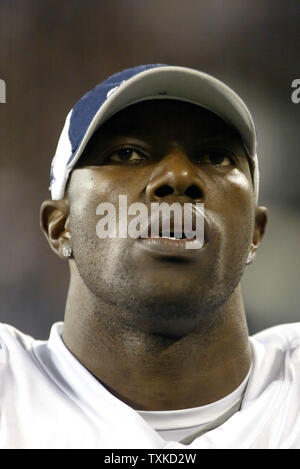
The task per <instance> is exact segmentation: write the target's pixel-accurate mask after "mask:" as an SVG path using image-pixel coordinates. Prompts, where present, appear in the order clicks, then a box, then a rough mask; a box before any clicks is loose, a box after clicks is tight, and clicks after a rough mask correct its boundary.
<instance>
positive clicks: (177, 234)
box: [161, 233, 185, 239]
mask: <svg viewBox="0 0 300 469" xmlns="http://www.w3.org/2000/svg"><path fill="white" fill-rule="evenodd" d="M184 237H185V236H184V235H182V234H181V233H174V234H173V236H164V235H163V234H162V235H161V238H166V239H181V238H184Z"/></svg>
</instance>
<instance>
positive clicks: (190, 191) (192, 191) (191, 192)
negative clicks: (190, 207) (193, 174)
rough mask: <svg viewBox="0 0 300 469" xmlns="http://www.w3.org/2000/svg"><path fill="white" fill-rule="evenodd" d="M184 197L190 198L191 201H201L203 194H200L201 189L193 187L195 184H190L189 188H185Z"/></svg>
mask: <svg viewBox="0 0 300 469" xmlns="http://www.w3.org/2000/svg"><path fill="white" fill-rule="evenodd" d="M185 195H187V196H189V197H191V198H192V199H202V198H203V194H202V191H201V189H199V187H198V186H195V184H192V185H191V186H189V187H188V188H187V190H186V191H185Z"/></svg>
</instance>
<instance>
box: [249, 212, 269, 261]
mask: <svg viewBox="0 0 300 469" xmlns="http://www.w3.org/2000/svg"><path fill="white" fill-rule="evenodd" d="M267 222H268V209H267V208H266V207H256V208H255V227H254V232H253V239H252V243H251V246H250V250H249V255H248V259H247V264H252V262H253V261H254V259H255V255H256V251H257V249H258V248H259V245H260V243H261V241H262V239H263V237H264V234H265V231H266V226H267Z"/></svg>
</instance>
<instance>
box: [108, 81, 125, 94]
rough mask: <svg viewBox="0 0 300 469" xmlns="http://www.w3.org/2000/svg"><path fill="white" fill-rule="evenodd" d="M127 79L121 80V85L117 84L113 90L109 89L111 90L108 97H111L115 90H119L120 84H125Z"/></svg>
mask: <svg viewBox="0 0 300 469" xmlns="http://www.w3.org/2000/svg"><path fill="white" fill-rule="evenodd" d="M126 81H127V80H123V81H121V83H120V84H119V85H117V86H115V87H114V88H112V89H111V90H109V92H108V93H107V95H106V98H109V97H110V96H111V95H112V94H114V92H115V91H117V89H118V88H120V86H122V85H124V83H126Z"/></svg>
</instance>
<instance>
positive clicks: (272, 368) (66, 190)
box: [0, 64, 300, 449]
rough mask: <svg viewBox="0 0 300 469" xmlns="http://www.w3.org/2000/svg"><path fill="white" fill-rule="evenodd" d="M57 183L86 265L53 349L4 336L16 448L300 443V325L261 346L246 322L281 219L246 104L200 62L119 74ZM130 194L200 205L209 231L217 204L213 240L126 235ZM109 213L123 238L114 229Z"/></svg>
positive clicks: (3, 373)
mask: <svg viewBox="0 0 300 469" xmlns="http://www.w3.org/2000/svg"><path fill="white" fill-rule="evenodd" d="M50 189H51V195H52V198H51V199H50V200H47V201H45V202H44V203H43V204H42V208H41V226H42V229H43V231H44V233H45V235H46V237H47V239H48V242H49V244H50V246H51V248H52V250H53V251H54V252H55V253H56V254H57V255H58V256H59V257H61V258H62V259H65V260H68V262H69V266H70V287H69V292H68V296H67V302H66V309H65V318H64V322H63V323H57V324H54V325H53V327H52V330H51V334H50V338H49V341H36V340H34V339H32V338H31V337H28V336H26V335H24V334H22V333H21V332H19V331H17V330H16V329H14V328H13V327H11V326H8V325H2V326H1V333H0V342H1V350H0V363H1V365H0V383H1V384H0V409H1V424H0V442H1V447H3V448H169V449H170V448H188V449H189V448H299V447H300V413H299V409H300V403H299V390H300V368H299V363H300V347H299V345H300V326H299V324H289V325H281V326H276V327H274V328H271V329H269V330H266V331H263V332H261V333H259V334H257V335H256V336H254V337H251V338H249V337H248V329H247V324H246V319H245V311H244V306H243V300H242V294H241V288H240V280H241V277H242V275H243V272H244V269H245V267H246V265H248V264H251V263H252V262H253V260H254V257H255V254H256V251H257V249H258V247H259V245H260V243H261V240H262V238H263V235H264V231H265V227H266V222H267V210H266V209H265V208H264V207H262V206H259V205H258V162H257V155H256V135H255V128H254V124H253V121H252V118H251V115H250V113H249V111H248V109H247V107H246V105H245V104H244V103H243V101H242V100H241V99H240V98H239V97H238V96H237V95H236V94H235V93H234V92H233V91H232V90H231V89H230V88H228V87H227V86H226V85H224V84H223V83H221V82H220V81H218V80H216V79H215V78H213V77H211V76H209V75H206V74H203V73H201V72H198V71H195V70H191V69H187V68H183V67H173V66H166V65H160V64H158V65H147V66H140V67H135V68H133V69H129V70H125V71H123V72H120V73H119V74H116V75H113V76H112V77H110V78H109V79H108V80H106V81H105V82H104V83H102V84H100V85H98V86H97V87H96V88H95V89H94V90H92V91H91V92H89V93H88V94H87V95H85V96H84V97H83V98H82V99H81V100H80V101H79V102H78V103H77V105H76V106H75V107H74V108H73V109H72V111H71V112H70V113H69V115H68V117H67V119H66V124H65V127H64V129H63V132H62V135H61V138H60V141H59V144H58V148H57V152H56V155H55V158H54V160H53V164H52V169H51V186H50ZM120 196H126V201H127V204H128V206H133V204H136V203H140V204H143V206H144V207H146V208H148V209H150V207H151V206H152V205H153V204H155V203H156V204H157V203H163V202H165V203H166V204H167V206H171V205H172V204H174V203H178V204H179V205H180V206H181V207H184V206H185V204H189V205H190V206H192V210H193V214H194V218H193V227H195V226H194V225H195V223H194V222H195V214H196V213H198V212H197V209H196V208H195V207H202V205H201V204H203V207H204V212H201V214H202V220H203V225H202V226H204V238H203V243H202V244H201V246H198V249H187V246H191V245H189V243H194V242H195V241H194V240H193V239H192V238H191V239H189V236H188V235H187V236H186V237H185V239H184V237H182V238H181V239H177V238H179V237H178V236H177V235H176V231H177V228H178V227H177V225H176V223H175V219H174V217H173V218H172V217H171V219H170V222H171V226H170V233H169V235H168V236H166V235H165V233H164V232H163V229H162V226H161V223H160V224H159V233H158V236H152V231H151V230H150V228H152V227H151V226H150V223H149V226H148V225H147V233H146V235H145V236H139V237H131V236H128V235H125V236H121V235H120V232H122V233H123V234H124V230H123V228H124V223H125V221H124V218H120V217H119V216H118V215H120V212H121V208H120V206H119V205H118V204H119V200H120V199H119V197H120ZM108 203H109V204H111V206H113V207H114V208H115V211H116V212H115V213H116V215H117V216H116V218H115V220H118V221H116V225H117V226H116V228H117V230H116V231H117V233H119V235H118V236H114V237H113V236H104V235H103V236H99V231H98V230H97V224H98V223H99V219H100V217H99V214H100V211H99V208H98V207H99V206H100V205H101V204H108ZM102 207H103V206H102ZM105 207H107V205H105ZM101 214H102V215H103V214H104V212H103V211H102V212H101ZM128 218H130V217H128ZM128 221H129V220H126V223H127V222H128ZM146 221H149V218H146ZM175 225H176V226H175ZM126 233H127V232H126ZM126 233H125V234H126Z"/></svg>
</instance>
